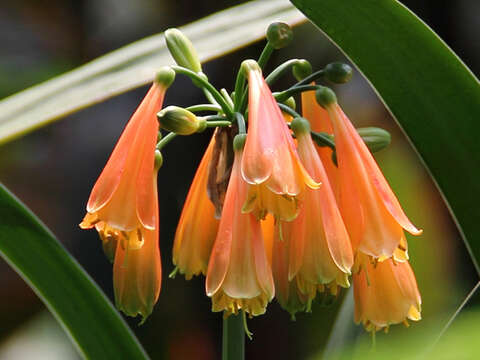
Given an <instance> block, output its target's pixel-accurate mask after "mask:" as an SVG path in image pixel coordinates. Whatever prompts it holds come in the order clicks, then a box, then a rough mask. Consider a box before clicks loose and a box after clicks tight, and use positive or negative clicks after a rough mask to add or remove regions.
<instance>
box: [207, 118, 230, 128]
mask: <svg viewBox="0 0 480 360" xmlns="http://www.w3.org/2000/svg"><path fill="white" fill-rule="evenodd" d="M231 125H232V122H231V121H228V120H223V121H221V120H219V121H207V127H209V128H210V127H228V126H231Z"/></svg>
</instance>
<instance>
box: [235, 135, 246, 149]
mask: <svg viewBox="0 0 480 360" xmlns="http://www.w3.org/2000/svg"><path fill="white" fill-rule="evenodd" d="M246 140H247V134H238V135H236V136H235V137H234V138H233V150H234V151H240V150H243V147H244V146H245V141H246Z"/></svg>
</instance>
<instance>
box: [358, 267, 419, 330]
mask: <svg viewBox="0 0 480 360" xmlns="http://www.w3.org/2000/svg"><path fill="white" fill-rule="evenodd" d="M353 288H354V297H355V322H357V323H360V322H361V323H362V324H363V325H364V326H365V329H367V330H368V331H378V330H381V329H383V328H384V329H385V330H388V327H389V326H390V325H392V324H398V323H402V322H403V323H405V324H408V323H407V319H409V320H414V321H417V320H420V319H421V315H420V311H421V303H422V300H421V298H420V293H419V292H418V288H417V282H416V280H415V275H414V274H413V271H412V268H411V267H410V264H409V263H408V261H405V262H402V263H396V262H394V261H393V260H392V259H388V260H385V261H382V262H379V263H377V264H376V265H373V264H371V263H368V264H367V265H366V268H365V269H364V271H361V272H360V273H359V274H354V275H353Z"/></svg>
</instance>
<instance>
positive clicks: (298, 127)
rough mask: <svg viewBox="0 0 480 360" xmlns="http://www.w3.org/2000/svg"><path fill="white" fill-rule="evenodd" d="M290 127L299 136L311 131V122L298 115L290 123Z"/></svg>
mask: <svg viewBox="0 0 480 360" xmlns="http://www.w3.org/2000/svg"><path fill="white" fill-rule="evenodd" d="M290 127H291V128H292V130H293V132H294V133H295V136H297V137H298V136H299V135H301V134H305V133H309V132H310V122H309V121H308V120H307V119H305V118H303V117H296V118H295V119H293V120H292V122H291V123H290Z"/></svg>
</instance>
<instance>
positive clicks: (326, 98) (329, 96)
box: [315, 86, 337, 108]
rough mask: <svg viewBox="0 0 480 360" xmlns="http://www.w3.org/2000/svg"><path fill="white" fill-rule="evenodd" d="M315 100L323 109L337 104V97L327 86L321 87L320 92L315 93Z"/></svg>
mask: <svg viewBox="0 0 480 360" xmlns="http://www.w3.org/2000/svg"><path fill="white" fill-rule="evenodd" d="M315 98H316V99H317V103H318V104H319V105H320V106H321V107H323V108H326V107H327V106H329V105H331V104H334V103H336V102H337V96H336V95H335V93H334V92H333V90H332V89H330V88H328V87H326V86H320V87H319V88H318V90H317V91H315Z"/></svg>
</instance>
